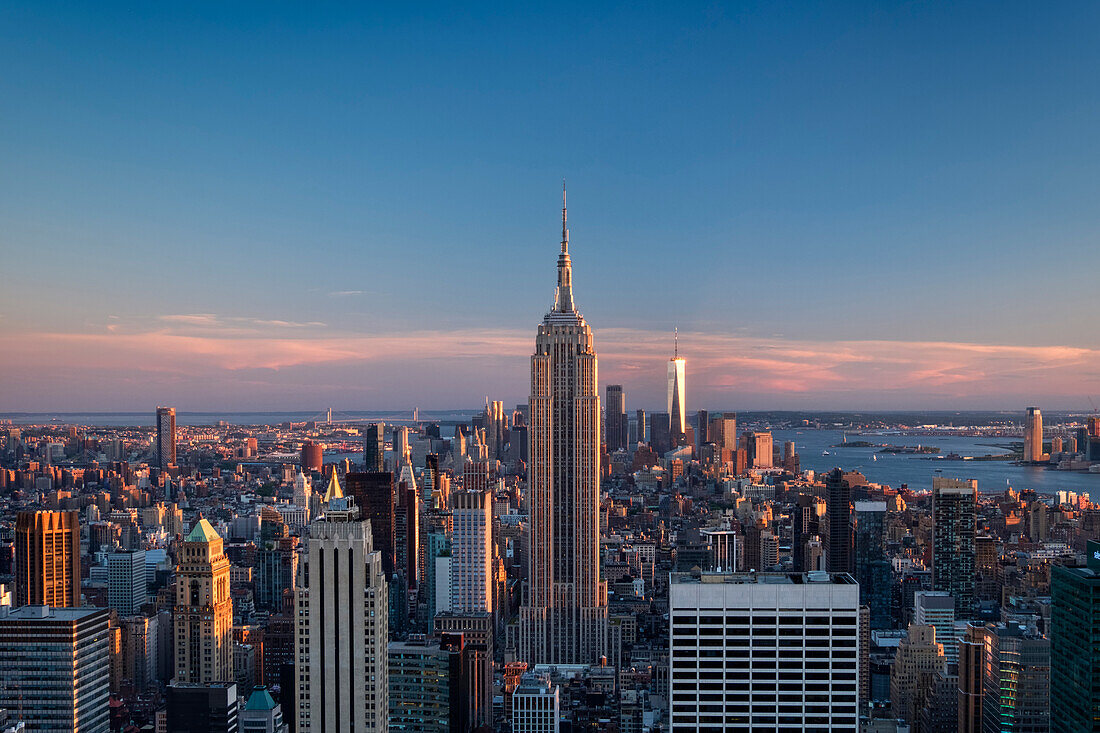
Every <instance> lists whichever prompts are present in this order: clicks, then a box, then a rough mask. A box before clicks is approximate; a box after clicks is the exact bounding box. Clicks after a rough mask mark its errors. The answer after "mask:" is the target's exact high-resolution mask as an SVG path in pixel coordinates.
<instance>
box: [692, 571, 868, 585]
mask: <svg viewBox="0 0 1100 733" xmlns="http://www.w3.org/2000/svg"><path fill="white" fill-rule="evenodd" d="M672 583H673V584H682V585H692V584H703V585H706V584H711V583H713V584H729V585H816V584H832V585H855V584H856V581H855V580H854V579H853V578H852V576H851V575H849V574H848V573H826V572H824V571H815V572H809V573H719V572H709V571H708V572H702V573H673V574H672Z"/></svg>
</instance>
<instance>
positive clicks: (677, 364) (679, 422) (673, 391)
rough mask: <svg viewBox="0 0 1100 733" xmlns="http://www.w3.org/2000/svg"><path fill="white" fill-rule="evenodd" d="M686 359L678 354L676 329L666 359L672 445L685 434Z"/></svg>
mask: <svg viewBox="0 0 1100 733" xmlns="http://www.w3.org/2000/svg"><path fill="white" fill-rule="evenodd" d="M686 369H687V361H685V360H684V357H682V356H680V334H679V332H678V331H677V333H676V336H675V346H674V348H673V353H672V358H671V359H669V360H668V414H669V420H670V426H669V427H670V434H671V436H672V444H673V445H674V446H679V445H683V444H684V441H685V436H686V434H687V412H686V405H685V400H684V376H685V371H686Z"/></svg>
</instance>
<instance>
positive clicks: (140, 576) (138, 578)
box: [107, 550, 146, 616]
mask: <svg viewBox="0 0 1100 733" xmlns="http://www.w3.org/2000/svg"><path fill="white" fill-rule="evenodd" d="M145 590H146V582H145V550H119V551H117V552H112V553H111V554H110V555H108V556H107V604H108V605H109V606H110V607H111V608H113V609H115V610H116V611H118V614H119V615H120V616H131V615H133V614H135V613H137V612H138V611H139V610H140V609H141V606H142V604H143V603H145Z"/></svg>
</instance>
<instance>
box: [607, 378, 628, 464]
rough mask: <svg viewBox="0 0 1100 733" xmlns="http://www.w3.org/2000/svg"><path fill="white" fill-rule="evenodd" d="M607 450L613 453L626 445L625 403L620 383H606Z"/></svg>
mask: <svg viewBox="0 0 1100 733" xmlns="http://www.w3.org/2000/svg"><path fill="white" fill-rule="evenodd" d="M604 409H605V410H607V417H606V423H607V435H606V437H605V440H606V441H607V451H608V452H609V453H614V452H615V451H617V450H623V449H625V448H626V447H627V420H626V403H625V399H624V396H623V386H622V385H621V384H609V385H607V404H606V405H605V406H604Z"/></svg>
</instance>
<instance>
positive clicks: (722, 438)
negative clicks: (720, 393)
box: [709, 412, 737, 450]
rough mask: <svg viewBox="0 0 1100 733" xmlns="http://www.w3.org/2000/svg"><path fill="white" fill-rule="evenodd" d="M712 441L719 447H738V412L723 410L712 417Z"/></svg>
mask: <svg viewBox="0 0 1100 733" xmlns="http://www.w3.org/2000/svg"><path fill="white" fill-rule="evenodd" d="M709 437H710V442H712V443H714V444H715V445H717V446H718V447H719V448H727V449H729V450H736V449H737V413H736V412H723V413H721V414H719V415H715V416H714V417H712V418H711V419H710V433H709Z"/></svg>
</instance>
